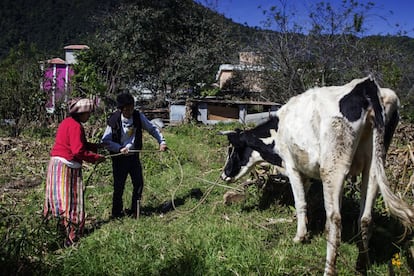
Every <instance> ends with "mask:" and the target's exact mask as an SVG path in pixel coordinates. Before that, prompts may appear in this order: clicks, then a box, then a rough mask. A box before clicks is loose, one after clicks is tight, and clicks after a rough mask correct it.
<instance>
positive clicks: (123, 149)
mask: <svg viewBox="0 0 414 276" xmlns="http://www.w3.org/2000/svg"><path fill="white" fill-rule="evenodd" d="M119 152H120V153H122V154H128V152H129V149H128V148H127V147H125V148H122V149H120V150H119Z"/></svg>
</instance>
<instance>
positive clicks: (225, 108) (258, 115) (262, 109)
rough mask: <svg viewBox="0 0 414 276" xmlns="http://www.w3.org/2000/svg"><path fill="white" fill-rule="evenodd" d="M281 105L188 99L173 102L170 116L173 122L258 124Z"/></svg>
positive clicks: (272, 114)
mask: <svg viewBox="0 0 414 276" xmlns="http://www.w3.org/2000/svg"><path fill="white" fill-rule="evenodd" d="M280 106H281V105H280V104H277V103H274V102H259V101H242V100H240V101H234V100H221V99H210V98H205V99H187V101H185V102H177V103H174V104H171V105H170V116H169V117H170V123H171V124H180V123H185V122H187V121H189V120H191V119H195V120H196V121H197V122H201V123H203V124H206V125H214V124H217V123H229V122H240V123H242V124H255V125H257V124H260V123H262V122H265V121H267V120H268V119H269V118H270V117H271V116H274V115H275V112H276V111H277V110H278V109H279V107H280Z"/></svg>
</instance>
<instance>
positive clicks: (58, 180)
mask: <svg viewBox="0 0 414 276" xmlns="http://www.w3.org/2000/svg"><path fill="white" fill-rule="evenodd" d="M68 107H69V114H70V116H69V117H67V118H66V119H64V120H63V121H62V122H61V123H60V124H59V127H58V129H57V132H56V138H55V143H54V145H53V148H52V150H51V152H50V156H51V158H50V161H49V166H48V171H47V178H46V194H45V203H44V210H43V215H44V216H45V217H48V216H49V215H50V214H51V215H52V216H53V217H58V218H59V219H60V223H61V226H63V227H64V229H65V232H66V236H67V239H66V242H65V245H66V246H69V245H72V244H73V243H74V242H75V241H77V240H78V239H79V237H80V236H81V235H82V231H83V227H84V224H85V211H84V198H83V183H82V161H86V162H90V163H100V162H102V161H103V160H105V157H104V156H103V155H100V154H97V153H96V152H97V149H98V145H97V144H92V143H88V142H87V141H86V136H85V131H84V128H83V126H82V123H85V122H86V121H88V119H89V117H90V114H91V112H92V111H93V110H94V107H95V106H94V103H93V101H92V100H90V99H79V98H78V99H73V100H71V101H70V102H69V104H68Z"/></svg>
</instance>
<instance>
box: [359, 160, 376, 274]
mask: <svg viewBox="0 0 414 276" xmlns="http://www.w3.org/2000/svg"><path fill="white" fill-rule="evenodd" d="M368 167H369V166H367V168H365V169H364V171H363V173H362V186H361V206H360V217H359V222H358V226H359V231H360V236H361V238H360V239H359V240H358V242H357V245H358V250H359V252H358V261H357V265H356V269H357V271H360V272H363V273H364V272H365V271H366V268H367V267H368V266H369V265H370V261H369V252H368V250H369V248H368V244H369V240H370V237H371V231H372V229H371V225H372V209H373V207H374V204H375V200H376V198H377V194H378V185H377V183H376V182H375V181H374V180H373V179H372V178H370V177H369V169H368Z"/></svg>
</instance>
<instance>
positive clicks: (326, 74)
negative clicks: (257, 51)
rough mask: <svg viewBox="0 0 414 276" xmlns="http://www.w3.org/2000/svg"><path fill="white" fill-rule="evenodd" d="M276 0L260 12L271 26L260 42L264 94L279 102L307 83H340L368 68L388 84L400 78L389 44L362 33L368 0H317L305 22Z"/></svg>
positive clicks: (282, 0)
mask: <svg viewBox="0 0 414 276" xmlns="http://www.w3.org/2000/svg"><path fill="white" fill-rule="evenodd" d="M279 2H280V5H279V6H275V7H272V8H271V9H270V10H269V11H266V12H265V14H266V15H267V16H268V17H267V18H268V20H267V26H275V29H276V32H269V34H268V35H267V37H266V40H265V43H264V44H263V47H262V51H263V52H265V53H268V55H267V68H268V71H267V74H266V75H265V82H266V84H267V93H268V97H269V98H270V99H273V100H276V101H280V102H285V101H286V100H287V99H288V98H290V97H291V96H294V95H296V94H298V93H301V92H303V91H305V90H306V89H308V88H310V87H313V86H320V85H341V84H344V83H346V82H348V81H349V80H351V79H353V78H361V77H364V76H367V75H368V74H374V75H375V76H376V77H377V79H378V80H379V81H381V85H383V86H388V87H393V88H394V89H395V88H396V85H397V83H399V81H401V75H400V72H399V71H400V70H399V69H398V67H399V65H398V63H397V60H398V59H395V57H397V56H398V55H399V54H398V53H399V52H400V51H399V50H398V49H397V48H396V47H395V45H392V44H386V45H385V44H384V43H383V42H382V43H383V44H379V43H378V41H376V42H373V41H372V40H369V39H367V38H363V35H364V34H365V32H366V27H365V26H366V18H367V14H369V13H370V11H371V10H372V9H373V7H374V4H373V3H372V2H368V3H367V4H361V3H359V2H357V1H354V0H344V1H341V3H340V5H339V6H336V7H334V6H332V5H331V4H330V3H329V2H327V1H325V2H318V3H316V4H315V5H314V6H313V7H311V8H310V12H309V14H308V19H309V21H308V23H309V24H308V25H305V24H298V23H296V22H295V21H294V19H295V18H296V16H295V13H294V8H292V7H291V6H288V5H287V3H288V1H286V0H280V1H279ZM306 26H310V27H309V28H306Z"/></svg>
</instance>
